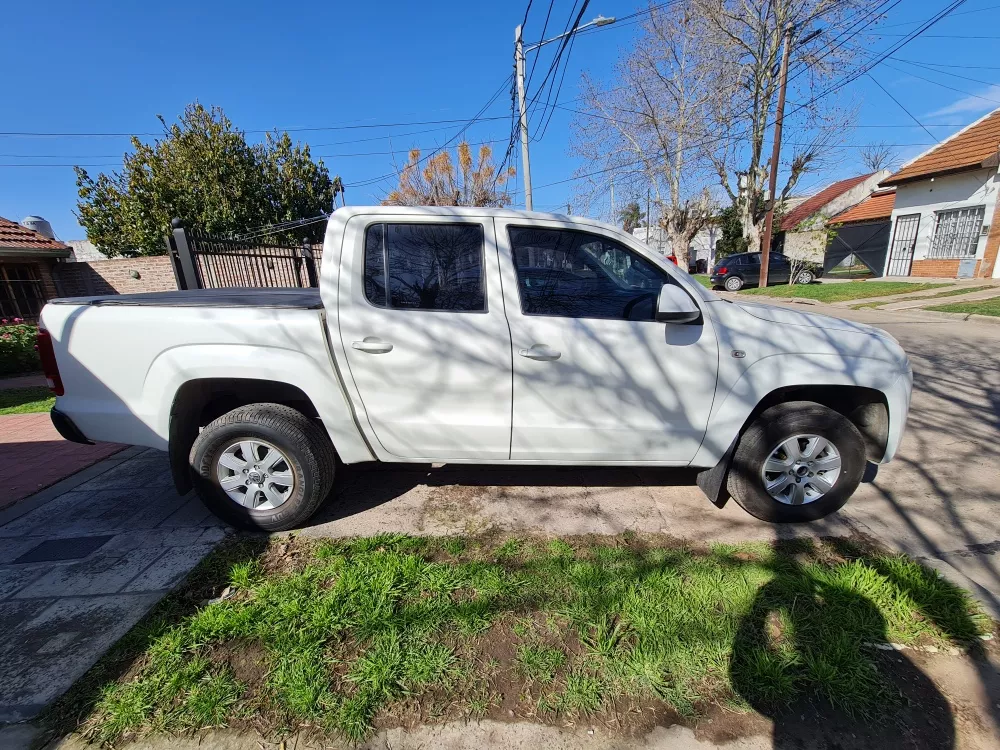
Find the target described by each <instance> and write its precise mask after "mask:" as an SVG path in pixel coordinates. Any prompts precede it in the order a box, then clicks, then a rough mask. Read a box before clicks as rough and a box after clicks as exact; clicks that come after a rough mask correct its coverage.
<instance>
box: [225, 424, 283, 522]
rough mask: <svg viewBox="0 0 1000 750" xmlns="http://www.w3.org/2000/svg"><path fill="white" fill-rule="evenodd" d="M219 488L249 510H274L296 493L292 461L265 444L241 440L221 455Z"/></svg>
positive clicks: (263, 442) (258, 441) (261, 441)
mask: <svg viewBox="0 0 1000 750" xmlns="http://www.w3.org/2000/svg"><path fill="white" fill-rule="evenodd" d="M216 476H217V477H218V480H219V486H220V487H222V491H223V492H225V493H226V494H227V495H228V496H229V499H230V500H232V501H233V502H235V503H236V504H237V505H242V506H243V507H244V508H247V509H249V510H274V509H275V508H278V507H280V506H282V505H284V504H285V502H286V501H287V500H288V498H290V497H291V496H292V492H294V491H295V474H294V472H293V471H292V466H291V464H290V463H289V462H288V458H287V457H286V456H285V454H284V453H282V452H281V451H280V450H279V449H278V448H276V447H275V446H274V445H272V444H271V443H268V442H265V441H263V440H250V439H245V440H240V441H239V442H236V443H233V444H232V445H230V446H228V447H227V448H226V449H225V450H223V451H222V452H221V453H220V454H219V458H218V460H217V462H216Z"/></svg>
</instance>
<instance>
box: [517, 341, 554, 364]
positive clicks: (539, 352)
mask: <svg viewBox="0 0 1000 750" xmlns="http://www.w3.org/2000/svg"><path fill="white" fill-rule="evenodd" d="M518 354H520V355H521V356H522V357H527V358H528V359H537V360H539V361H541V362H552V361H553V360H556V359H559V358H560V357H561V356H562V353H561V352H558V351H556V350H555V349H553V348H552V347H551V346H546V345H545V344H534V345H532V347H531V348H530V349H521V350H520V351H518Z"/></svg>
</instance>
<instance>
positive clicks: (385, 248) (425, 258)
mask: <svg viewBox="0 0 1000 750" xmlns="http://www.w3.org/2000/svg"><path fill="white" fill-rule="evenodd" d="M386 278H388V306H389V307H392V308H398V309H407V310H459V311H482V310H485V309H486V295H485V292H484V287H483V228H482V227H481V226H480V225H478V224H373V225H371V226H370V227H368V231H367V233H366V235H365V296H366V297H367V298H368V301H369V302H371V303H372V304H373V305H378V306H379V307H385V306H386V304H387V300H386V297H387V293H386V292H387V290H386V286H387V285H386Z"/></svg>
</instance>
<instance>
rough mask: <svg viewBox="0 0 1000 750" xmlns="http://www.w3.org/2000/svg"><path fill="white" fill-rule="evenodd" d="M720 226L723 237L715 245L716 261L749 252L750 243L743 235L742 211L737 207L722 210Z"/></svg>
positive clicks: (732, 206)
mask: <svg viewBox="0 0 1000 750" xmlns="http://www.w3.org/2000/svg"><path fill="white" fill-rule="evenodd" d="M719 225H720V227H721V228H722V237H721V238H720V239H719V241H718V242H717V243H716V244H715V257H716V259H720V258H725V257H727V256H729V255H735V254H736V253H745V252H746V251H747V250H748V248H749V243H748V242H747V238H746V237H745V236H744V234H743V223H742V222H741V221H740V210H739V208H738V207H737V206H736V205H731V206H727V207H726V208H724V209H722V211H721V212H720V213H719Z"/></svg>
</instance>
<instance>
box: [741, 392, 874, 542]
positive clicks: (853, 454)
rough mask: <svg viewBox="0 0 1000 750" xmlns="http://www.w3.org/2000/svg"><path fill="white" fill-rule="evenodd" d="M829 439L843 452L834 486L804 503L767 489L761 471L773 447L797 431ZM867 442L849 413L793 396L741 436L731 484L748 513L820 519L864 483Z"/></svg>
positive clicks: (792, 520) (792, 519) (771, 518)
mask: <svg viewBox="0 0 1000 750" xmlns="http://www.w3.org/2000/svg"><path fill="white" fill-rule="evenodd" d="M800 434H811V435H818V436H820V437H823V438H826V439H827V440H829V441H830V442H831V443H833V444H834V446H835V447H836V448H837V451H838V452H839V453H840V459H841V470H840V474H839V475H838V477H837V481H836V483H835V484H834V486H833V488H832V489H831V490H830V491H829V492H827V493H826V494H825V495H823V496H822V497H820V498H818V499H817V500H814V501H812V502H808V503H804V504H802V505H788V504H786V503H783V502H780V501H778V500H776V499H774V498H773V497H771V495H770V494H769V493H768V492H767V490H766V489H765V488H764V480H763V478H762V476H761V470H762V469H763V467H764V462H765V461H766V460H767V459H768V457H769V456H770V455H771V452H772V451H773V450H774V449H775V447H776V446H778V445H779V444H780V443H781V442H782V441H784V440H787V439H788V438H790V437H792V436H794V435H800ZM864 471H865V443H864V439H863V438H862V436H861V433H860V432H859V431H858V428H857V427H855V426H854V424H853V423H851V421H850V420H849V419H847V417H845V416H844V415H842V414H840V413H838V412H835V411H833V410H832V409H828V408H827V407H825V406H821V405H820V404H817V403H814V402H812V401H789V402H788V403H784V404H778V405H777V406H772V407H771V408H769V409H767V410H766V411H764V412H763V413H762V414H761V415H760V416H759V417H757V419H756V420H754V422H753V423H752V424H751V425H750V427H749V428H748V429H747V430H746V432H744V433H743V435H742V436H741V437H740V441H739V444H738V445H737V447H736V452H735V453H734V454H733V461H732V464H731V465H730V468H729V480H728V485H727V488H728V490H729V494H730V495H732V497H733V499H734V500H735V501H736V502H737V503H739V505H740V507H742V508H743V510H745V511H746V512H747V513H749V514H750V515H752V516H754V517H755V518H759V519H761V520H762V521H770V522H772V523H801V522H806V521H815V520H817V519H819V518H823V517H824V516H828V515H830V514H831V513H833V512H835V511H837V510H840V509H841V508H842V507H843V506H844V504H845V503H846V502H847V501H848V499H849V498H850V497H851V495H853V494H854V491H855V490H856V489H857V488H858V485H859V484H860V483H861V477H862V476H863V475H864Z"/></svg>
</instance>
